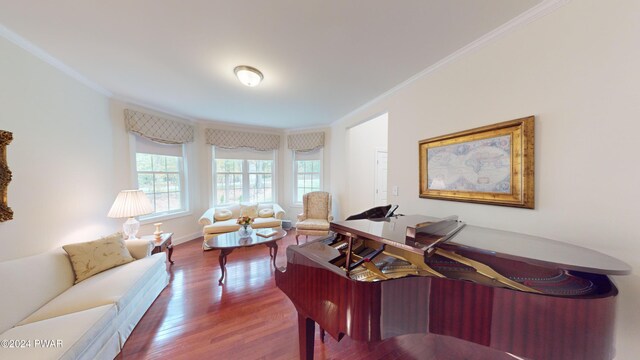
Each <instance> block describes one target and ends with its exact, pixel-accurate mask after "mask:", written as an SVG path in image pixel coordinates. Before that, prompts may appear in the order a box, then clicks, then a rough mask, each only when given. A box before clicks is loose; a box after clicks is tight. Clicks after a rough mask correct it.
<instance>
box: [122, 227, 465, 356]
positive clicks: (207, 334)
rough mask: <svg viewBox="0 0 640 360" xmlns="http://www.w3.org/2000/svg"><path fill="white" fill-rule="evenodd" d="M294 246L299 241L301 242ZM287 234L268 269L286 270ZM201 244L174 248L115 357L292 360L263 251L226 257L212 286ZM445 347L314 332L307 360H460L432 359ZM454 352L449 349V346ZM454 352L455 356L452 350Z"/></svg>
mask: <svg viewBox="0 0 640 360" xmlns="http://www.w3.org/2000/svg"><path fill="white" fill-rule="evenodd" d="M301 240H302V238H301ZM294 244H295V238H294V236H293V231H291V232H290V234H289V235H287V237H286V238H284V239H283V240H282V241H280V242H279V249H278V250H279V251H278V257H277V260H276V264H277V265H278V266H285V265H286V251H285V249H286V247H287V246H289V245H294ZM201 245H202V238H200V239H196V240H192V241H189V242H187V243H183V244H180V245H177V246H175V247H174V252H173V260H174V262H175V264H174V265H172V266H171V267H170V273H171V283H170V284H169V286H167V288H166V289H165V290H164V291H163V292H162V293H161V294H160V296H159V297H158V298H157V299H156V301H155V302H154V304H153V305H152V306H151V308H150V309H149V310H148V311H147V313H146V314H145V316H144V317H143V318H142V320H141V321H140V322H139V323H138V325H137V327H136V328H135V329H134V331H133V333H132V334H131V336H130V337H129V339H128V341H127V343H126V344H125V346H124V348H123V350H122V352H121V353H120V355H118V357H116V359H297V358H298V332H297V331H298V330H297V313H296V310H295V308H294V306H293V304H292V303H291V302H290V301H289V299H288V298H287V297H286V296H285V295H284V294H283V293H282V292H281V291H280V290H279V289H278V288H277V287H276V286H275V280H274V271H275V270H274V269H273V267H272V266H271V261H270V258H269V249H268V248H267V247H265V246H260V245H258V246H254V247H251V248H242V249H237V250H235V251H234V252H233V253H232V254H231V255H229V256H228V262H227V278H226V279H225V284H224V285H222V286H218V278H219V277H220V266H219V264H218V251H207V252H203V251H202V247H201ZM434 346H435V347H440V348H442V347H443V346H444V347H447V344H446V341H445V342H444V343H442V342H438V344H437V346H436V345H434V341H433V339H431V338H430V337H429V336H425V335H408V336H401V337H397V338H393V339H389V340H386V341H383V342H380V343H377V344H366V343H361V342H355V341H352V340H351V339H349V338H348V337H345V338H343V340H342V341H340V342H337V341H336V340H334V339H333V338H331V337H330V336H328V335H327V340H326V342H325V343H324V344H322V343H321V342H320V341H319V339H318V329H317V328H316V344H315V359H338V358H349V359H350V360H357V359H363V360H364V359H458V358H460V359H462V358H473V356H471V357H458V356H455V357H448V356H447V357H442V356H434V354H433V353H432V352H433V350H434ZM450 346H451V347H455V344H450ZM454 353H455V351H454Z"/></svg>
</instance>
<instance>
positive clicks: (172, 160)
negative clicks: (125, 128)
mask: <svg viewBox="0 0 640 360" xmlns="http://www.w3.org/2000/svg"><path fill="white" fill-rule="evenodd" d="M135 139H136V142H135V144H136V154H135V170H136V180H137V185H138V188H139V189H140V190H142V191H144V193H145V194H146V195H147V197H148V198H149V200H150V201H151V204H152V205H153V209H154V212H153V214H151V215H148V216H147V217H157V216H162V215H169V214H175V213H179V212H184V211H187V206H186V186H185V176H184V168H185V164H184V162H185V161H184V157H183V155H182V153H183V149H182V145H165V144H158V143H155V142H152V141H150V140H147V139H145V138H142V137H139V136H135Z"/></svg>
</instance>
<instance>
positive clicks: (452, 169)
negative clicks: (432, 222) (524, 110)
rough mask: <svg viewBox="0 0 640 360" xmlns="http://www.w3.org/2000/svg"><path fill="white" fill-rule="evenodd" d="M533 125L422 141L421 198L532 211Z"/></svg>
mask: <svg viewBox="0 0 640 360" xmlns="http://www.w3.org/2000/svg"><path fill="white" fill-rule="evenodd" d="M534 123H535V117H534V116H529V117H524V118H520V119H515V120H511V121H505V122H501V123H498V124H493V125H488V126H483V127H479V128H475V129H471V130H466V131H460V132H457V133H453V134H448V135H442V136H438V137H434V138H430V139H425V140H422V141H420V142H419V143H418V151H419V156H418V158H419V161H420V167H419V169H420V197H421V198H427V199H439V200H452V201H464V202H473V203H480V204H491V205H501V206H513V207H521V208H527V209H533V208H534V205H535V201H534V138H535V136H534Z"/></svg>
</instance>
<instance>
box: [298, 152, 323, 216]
mask: <svg viewBox="0 0 640 360" xmlns="http://www.w3.org/2000/svg"><path fill="white" fill-rule="evenodd" d="M293 176H294V181H293V184H294V185H293V186H294V189H293V191H294V194H293V195H294V197H293V198H294V199H295V202H296V203H302V195H304V194H306V193H308V192H311V191H319V190H322V149H317V150H314V151H309V152H302V151H294V152H293Z"/></svg>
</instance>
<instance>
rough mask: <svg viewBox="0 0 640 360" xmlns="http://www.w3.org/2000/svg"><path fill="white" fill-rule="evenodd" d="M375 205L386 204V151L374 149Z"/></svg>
mask: <svg viewBox="0 0 640 360" xmlns="http://www.w3.org/2000/svg"><path fill="white" fill-rule="evenodd" d="M374 203H375V206H381V205H387V204H388V202H387V151H386V150H376V186H375V200H374Z"/></svg>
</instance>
